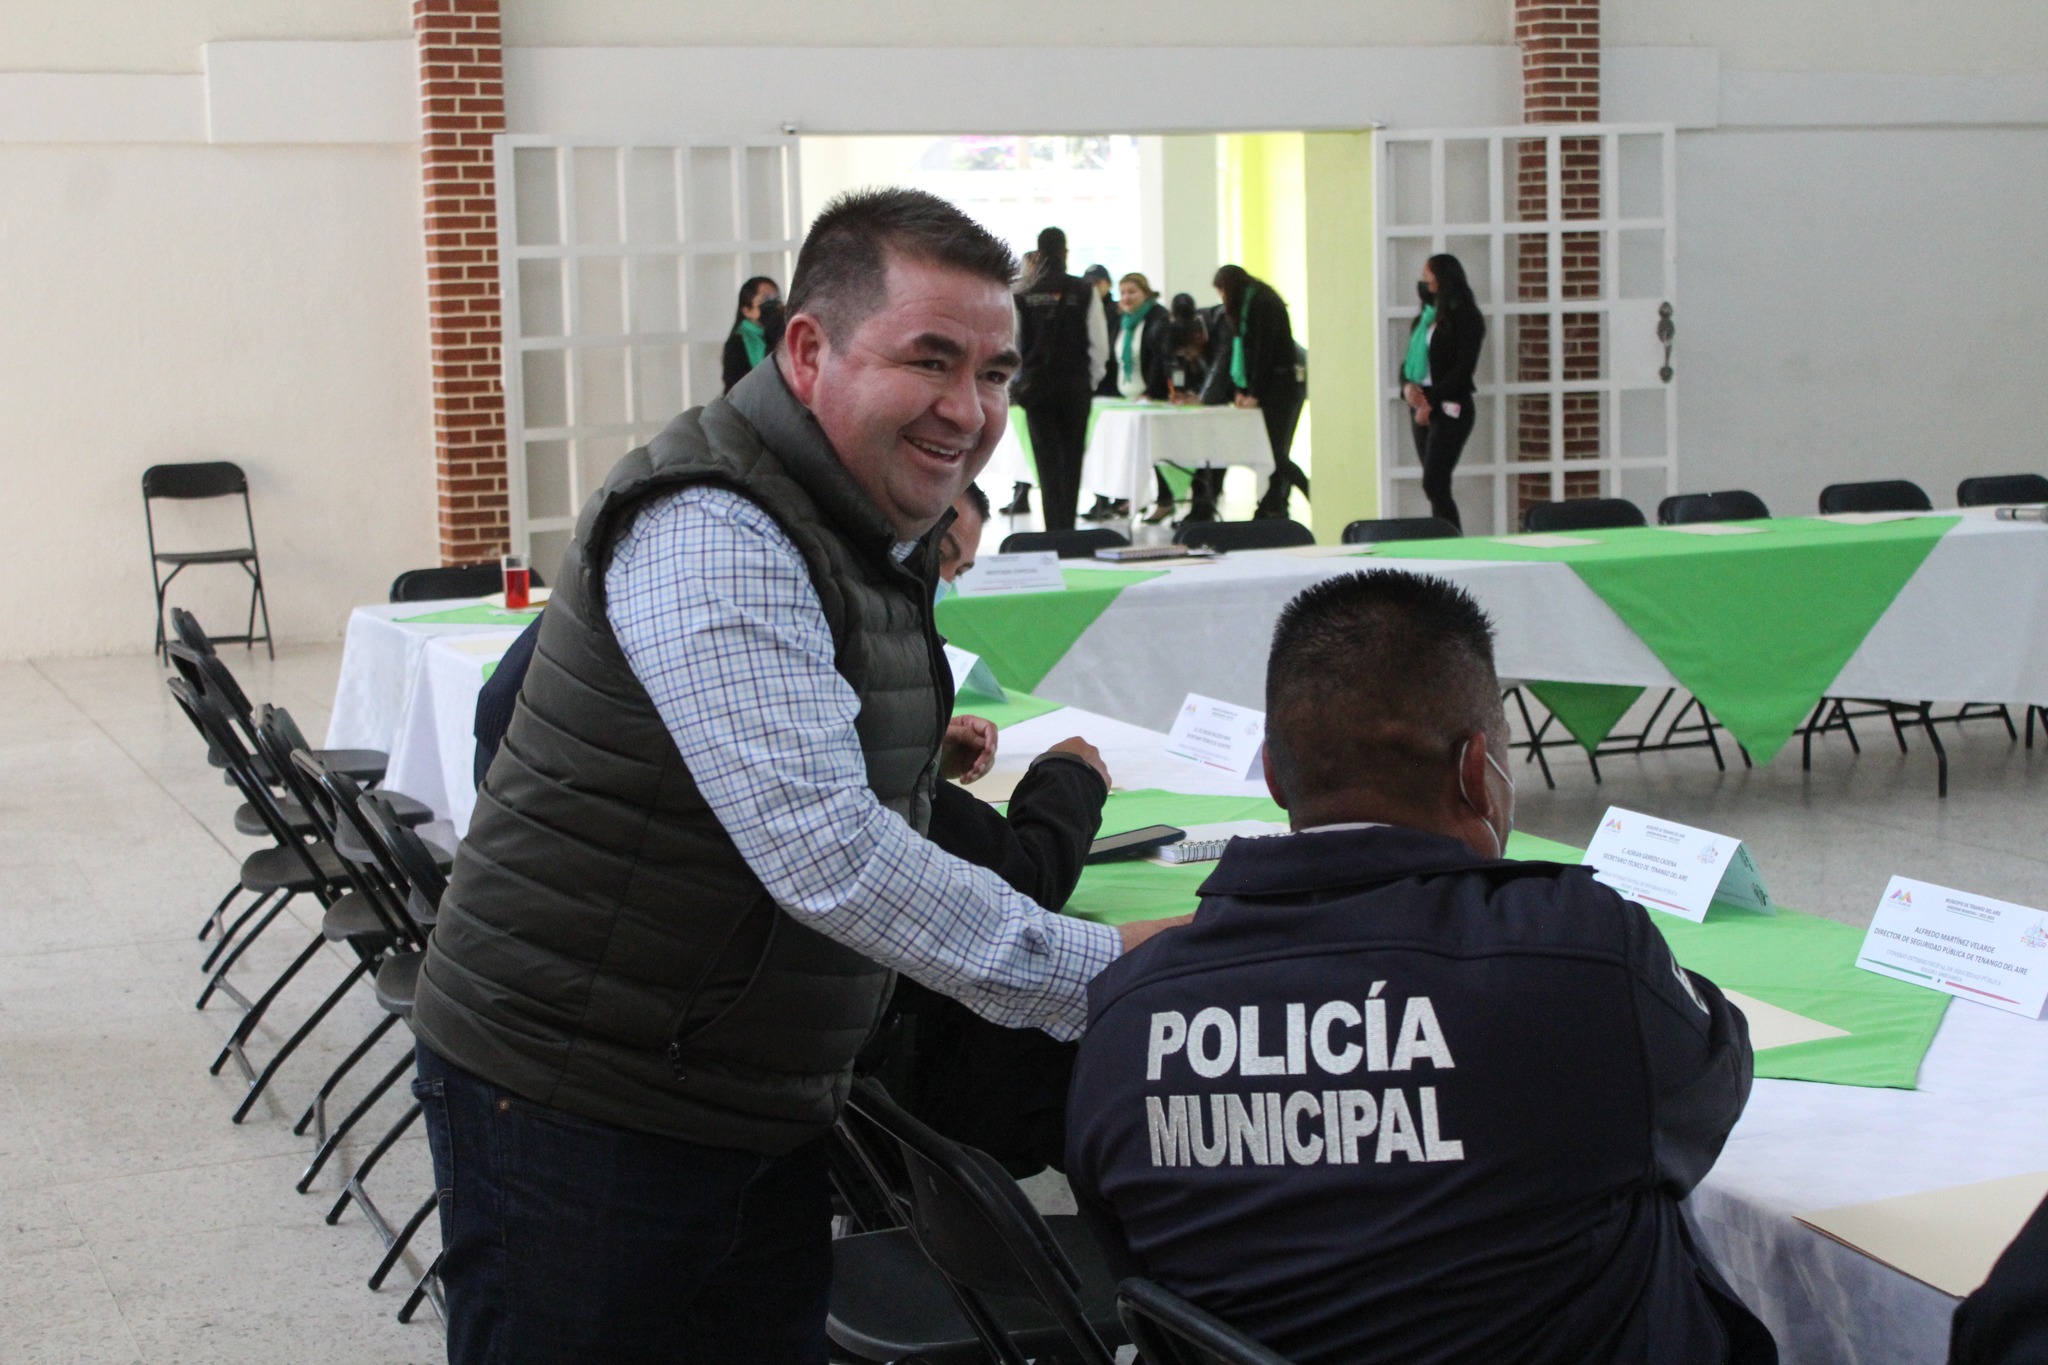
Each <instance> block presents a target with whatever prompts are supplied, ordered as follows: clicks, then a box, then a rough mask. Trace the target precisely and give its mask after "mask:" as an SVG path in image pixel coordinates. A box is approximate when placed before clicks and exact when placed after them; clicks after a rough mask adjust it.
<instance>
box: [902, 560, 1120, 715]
mask: <svg viewBox="0 0 2048 1365" xmlns="http://www.w3.org/2000/svg"><path fill="white" fill-rule="evenodd" d="M1061 572H1062V574H1063V576H1064V577H1065V578H1066V580H1067V587H1066V591H1065V592H1016V593H1002V594H999V595H996V596H992V597H963V596H960V595H959V594H957V593H956V594H954V595H953V596H951V597H948V598H946V600H945V601H943V602H941V603H939V633H940V634H941V635H943V636H945V637H946V639H947V641H948V642H949V643H951V644H955V645H958V646H960V648H962V649H964V650H967V651H969V652H971V653H974V654H979V655H980V656H981V657H982V659H983V660H984V661H985V662H986V663H987V664H988V666H989V667H990V668H992V669H994V670H995V675H996V680H997V681H998V682H1000V683H1002V685H1003V686H1004V687H1006V688H1011V687H1014V688H1017V689H1019V690H1021V691H1026V692H1028V691H1030V690H1031V689H1032V688H1034V687H1036V686H1038V684H1039V682H1040V681H1041V680H1042V679H1043V678H1044V677H1045V675H1046V674H1048V673H1050V672H1051V671H1052V666H1053V665H1054V664H1056V663H1058V662H1059V661H1060V660H1061V658H1063V657H1064V656H1065V655H1066V652H1067V651H1068V650H1070V649H1072V648H1073V647H1074V641H1076V640H1078V639H1080V638H1081V632H1082V631H1084V630H1086V629H1088V627H1089V626H1091V625H1093V624H1095V618H1096V617H1098V616H1100V615H1102V613H1103V612H1105V611H1107V610H1108V609H1109V604H1110V603H1111V602H1114V601H1116V599H1117V596H1118V594H1120V593H1122V592H1123V590H1124V589H1125V588H1128V587H1131V586H1132V585H1134V584H1137V583H1143V582H1145V581H1146V580H1147V579H1151V578H1157V577H1159V576H1160V573H1159V571H1158V570H1153V571H1151V572H1146V571H1144V570H1141V569H1063V570H1062V571H1061Z"/></svg>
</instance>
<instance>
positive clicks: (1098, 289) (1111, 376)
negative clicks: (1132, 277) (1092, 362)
mask: <svg viewBox="0 0 2048 1365" xmlns="http://www.w3.org/2000/svg"><path fill="white" fill-rule="evenodd" d="M1081 278H1082V279H1084V280H1086V281H1088V284H1089V286H1090V287H1091V288H1093V289H1094V290H1095V297H1096V298H1098V299H1100V300H1101V301H1102V325H1103V328H1104V329H1105V330H1106V331H1107V332H1108V334H1109V337H1110V339H1111V340H1112V341H1114V340H1115V339H1116V328H1117V322H1118V321H1119V319H1120V317H1121V314H1120V312H1119V311H1118V308H1117V298H1116V287H1115V286H1114V285H1112V284H1111V283H1110V273H1109V267H1108V266H1106V265H1102V264H1099V263H1098V264H1096V265H1091V266H1089V267H1088V268H1087V269H1086V270H1084V271H1082V272H1081ZM1097 368H1098V370H1099V373H1098V374H1097V375H1096V377H1095V396H1096V397H1097V398H1114V397H1116V396H1117V394H1116V357H1114V356H1109V357H1106V358H1105V359H1104V360H1103V362H1102V363H1101V365H1099V366H1098V367H1097Z"/></svg>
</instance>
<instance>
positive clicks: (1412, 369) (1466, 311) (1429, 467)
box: [1401, 255, 1486, 530]
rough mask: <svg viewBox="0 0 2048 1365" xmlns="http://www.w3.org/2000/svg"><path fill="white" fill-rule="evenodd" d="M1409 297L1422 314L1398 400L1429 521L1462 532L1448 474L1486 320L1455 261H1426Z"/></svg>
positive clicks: (1466, 423) (1466, 420) (1470, 406)
mask: <svg viewBox="0 0 2048 1365" xmlns="http://www.w3.org/2000/svg"><path fill="white" fill-rule="evenodd" d="M1415 292H1416V295H1417V297H1419V298H1420V299H1421V300H1422V312H1421V314H1420V316H1418V317H1417V318H1416V319H1415V326H1414V327H1413V328H1412V329H1411V330H1410V332H1409V334H1408V356H1407V359H1405V360H1404V361H1403V362H1402V364H1401V395H1402V397H1403V398H1405V399H1406V400H1407V403H1408V414H1409V427H1410V430H1411V432H1412V433H1413V435H1414V437H1415V453H1416V455H1418V456H1419V457H1420V458H1421V460H1422V491H1423V493H1424V494H1425V495H1426V496H1427V497H1428V498H1429V510H1430V513H1431V515H1433V516H1439V517H1442V518H1443V519H1444V520H1445V521H1448V522H1449V523H1451V525H1453V526H1456V527H1458V528H1459V529H1460V530H1463V529H1464V525H1465V523H1464V521H1463V520H1462V519H1460V517H1459V516H1458V504H1457V502H1456V501H1455V500H1453V499H1452V497H1451V472H1452V471H1453V470H1455V469H1456V468H1457V467H1458V457H1459V456H1461V455H1463V454H1464V453H1465V440H1466V438H1467V437H1469V436H1470V435H1471V434H1472V423H1473V420H1474V418H1475V417H1476V416H1477V405H1476V404H1475V403H1474V402H1473V388H1474V382H1475V381H1474V376H1475V375H1476V373H1477V372H1478V369H1479V350H1480V348H1481V347H1482V346H1484V345H1485V344H1486V319H1485V318H1484V317H1483V316H1481V315H1480V312H1479V301H1478V300H1477V299H1476V298H1474V297H1473V296H1472V286H1471V285H1470V284H1469V283H1468V282H1467V281H1466V279H1465V267H1464V265H1463V264H1462V263H1461V262H1460V261H1459V260H1458V258H1457V257H1456V256H1450V255H1442V256H1432V257H1430V258H1429V260H1428V261H1426V262H1425V263H1424V264H1423V267H1422V278H1421V279H1420V280H1418V281H1417V282H1416V285H1415Z"/></svg>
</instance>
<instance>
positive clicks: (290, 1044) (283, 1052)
mask: <svg viewBox="0 0 2048 1365" xmlns="http://www.w3.org/2000/svg"><path fill="white" fill-rule="evenodd" d="M313 946H314V947H316V948H317V947H319V944H318V943H316V944H314V945H313ZM369 970H370V959H368V958H365V959H363V960H362V961H360V962H358V963H356V965H355V966H353V967H351V968H349V971H348V975H347V976H345V977H343V978H342V979H341V984H340V985H339V986H336V987H335V988H334V989H333V990H331V991H329V992H328V993H327V998H326V999H325V1000H322V1001H321V1002H320V1008H319V1009H316V1010H314V1011H313V1012H312V1013H311V1014H310V1015H308V1016H307V1017H306V1022H305V1023H303V1024H300V1025H299V1026H298V1028H297V1029H295V1030H293V1032H292V1036H291V1037H289V1038H287V1039H285V1040H284V1045H283V1046H282V1047H280V1048H278V1050H277V1052H276V1053H275V1054H274V1055H273V1056H272V1057H271V1059H270V1062H269V1064H268V1065H266V1066H265V1067H264V1068H263V1071H262V1073H261V1074H260V1075H258V1076H256V1077H254V1078H252V1079H251V1080H250V1082H249V1093H248V1094H246V1095H244V1096H243V1097H242V1102H241V1104H240V1105H238V1106H236V1108H235V1115H234V1121H235V1122H236V1123H240V1122H241V1121H242V1120H243V1119H245V1118H247V1117H249V1110H250V1108H251V1107H252V1106H254V1105H255V1103H256V1097H257V1096H258V1095H261V1094H262V1093H263V1091H264V1088H265V1087H266V1086H268V1085H269V1084H270V1078H271V1077H273V1076H275V1075H276V1074H277V1069H278V1068H279V1067H280V1066H283V1065H284V1059H285V1058H287V1057H289V1056H291V1055H292V1054H293V1053H294V1052H297V1051H298V1050H299V1044H300V1043H303V1042H305V1041H306V1039H307V1038H308V1037H309V1036H310V1035H311V1034H312V1032H313V1030H314V1028H315V1027H317V1026H318V1025H319V1023H320V1021H321V1020H322V1019H325V1018H326V1017H327V1015H328V1012H329V1011H331V1010H332V1009H333V1008H334V1007H335V1006H336V1005H338V1004H340V1003H341V998H342V997H343V996H344V995H347V994H348V991H349V987H351V986H353V985H355V984H356V982H358V981H360V980H362V979H363V977H364V976H365V975H366V974H367V973H368V972H369Z"/></svg>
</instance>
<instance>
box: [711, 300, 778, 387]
mask: <svg viewBox="0 0 2048 1365" xmlns="http://www.w3.org/2000/svg"><path fill="white" fill-rule="evenodd" d="M781 305H782V286H781V285H779V284H777V283H775V281H774V280H772V279H770V278H769V277H768V276H766V275H756V276H754V278H752V279H751V280H748V281H747V282H746V283H745V284H743V285H741V286H740V306H739V309H738V311H737V312H735V313H734V314H733V317H732V331H730V332H728V333H727V334H726V337H725V355H724V357H723V359H724V370H725V391H726V392H727V393H731V392H732V386H733V385H735V384H737V383H739V382H740V381H741V380H742V379H745V378H746V377H747V374H748V372H749V371H751V370H752V369H753V368H754V367H755V366H756V365H758V364H760V363H761V361H762V360H763V359H765V358H766V357H767V355H768V353H769V352H770V351H772V350H774V349H775V343H776V341H777V340H779V339H780V330H779V328H777V326H776V325H777V323H778V322H779V320H780V318H781V313H782V306H781ZM764 310H766V313H767V314H768V315H767V316H763V311H764ZM771 328H776V333H777V334H776V335H775V336H770V335H769V331H770V329H771Z"/></svg>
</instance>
